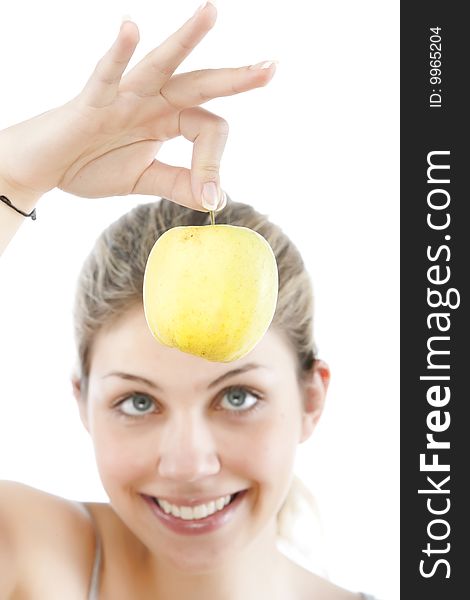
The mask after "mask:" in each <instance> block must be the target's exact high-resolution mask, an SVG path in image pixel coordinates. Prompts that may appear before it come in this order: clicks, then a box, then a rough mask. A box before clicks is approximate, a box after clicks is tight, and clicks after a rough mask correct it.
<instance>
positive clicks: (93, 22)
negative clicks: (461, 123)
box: [0, 0, 399, 600]
mask: <svg viewBox="0 0 470 600" xmlns="http://www.w3.org/2000/svg"><path fill="white" fill-rule="evenodd" d="M217 6H218V12H219V17H218V21H217V24H216V26H215V28H214V29H213V30H212V31H211V32H210V33H209V34H208V35H207V37H206V39H205V40H203V42H202V43H201V44H200V46H199V47H198V48H197V49H196V50H195V51H194V52H193V53H192V55H191V56H190V57H189V58H188V59H187V60H186V61H185V62H184V63H183V66H182V68H181V69H180V70H184V71H186V70H192V69H198V68H205V67H214V68H216V67H225V66H234V67H235V66H241V65H245V64H252V63H255V62H258V61H261V60H268V59H274V60H278V61H279V65H278V68H277V73H276V75H275V78H274V79H273V81H272V82H271V83H270V84H269V86H267V87H266V88H262V89H259V90H254V91H251V92H249V93H247V94H244V95H242V96H237V97H229V98H223V99H220V100H216V101H212V102H210V103H208V104H206V105H205V107H206V108H208V110H211V111H213V112H215V113H218V114H220V115H221V116H223V117H224V118H225V119H227V121H228V122H229V124H230V136H229V141H228V143H227V147H226V151H225V155H224V160H223V166H222V171H221V182H222V187H223V188H224V189H225V190H227V192H228V193H229V194H230V195H231V197H232V198H233V199H234V200H238V201H241V202H248V203H251V204H253V205H254V206H255V208H257V209H258V210H260V211H261V212H264V213H266V214H268V215H269V216H270V218H271V219H272V220H273V221H275V222H277V223H279V224H280V225H281V226H282V228H283V229H284V230H285V231H286V233H288V234H289V235H290V236H291V238H292V239H293V240H294V241H295V243H296V244H297V245H298V247H299V249H300V250H301V252H302V254H303V256H304V259H305V262H306V264H307V267H308V270H309V272H310V273H311V275H312V278H313V283H314V292H315V297H316V314H315V319H316V339H317V342H318V346H319V350H320V356H321V357H322V358H324V359H325V360H326V361H327V362H328V363H329V364H330V367H331V369H332V381H331V387H330V391H329V394H328V402H327V407H326V410H325V413H324V416H323V418H322V421H321V423H320V425H319V426H318V429H317V431H316V433H315V435H314V437H313V439H311V440H309V441H308V442H307V443H306V444H304V445H303V446H301V447H300V449H299V457H298V458H299V460H298V466H297V472H298V474H299V475H300V477H301V478H302V479H303V480H304V481H305V482H306V484H307V485H308V486H309V488H310V489H311V490H312V491H313V492H314V494H315V496H316V498H317V501H318V503H319V506H320V510H321V515H322V525H323V530H324V536H325V548H324V550H323V553H322V556H323V560H324V563H325V567H326V568H327V570H328V573H329V575H330V577H331V578H332V580H333V581H335V582H336V583H338V584H340V585H343V586H345V587H347V588H349V589H352V590H363V591H367V592H370V593H373V594H376V595H377V596H378V597H379V598H381V600H395V599H396V598H398V596H399V592H398V589H399V548H398V542H399V538H398V535H399V479H398V461H399V450H398V443H399V430H398V424H399V394H398V380H399V362H398V317H399V314H398V306H399V283H398V258H399V254H398V217H399V213H398V95H399V89H398V42H399V36H398V19H399V15H398V2H392V1H391V0H386V1H385V0H384V1H382V2H377V1H376V0H369V1H366V0H356V1H355V2H350V1H348V0H337V1H336V2H332V1H331V0H319V1H315V0H313V1H311V2H310V1H306V0H290V1H289V2H277V1H273V0H271V1H268V0H237V1H229V0H218V2H217ZM196 7H197V0H178V2H174V1H169V0H168V1H167V2H163V1H158V0H156V1H152V2H150V1H148V0H145V1H144V0H136V1H132V0H118V1H116V0H114V1H111V0H107V1H103V0H101V1H97V0H80V2H60V3H56V2H55V1H54V0H42V2H33V1H32V0H29V1H27V0H15V2H5V3H3V4H2V12H1V18H0V56H1V73H2V75H1V79H2V81H1V83H2V85H1V88H2V90H1V93H0V128H4V127H7V126H9V125H12V124H13V123H16V122H19V121H22V120H25V119H27V118H29V117H31V116H34V115H36V114H39V113H41V112H44V111H46V110H49V109H50V108H52V107H54V106H58V105H60V104H62V103H64V102H66V101H67V100H69V99H70V98H72V97H73V96H75V95H76V94H77V92H78V91H79V90H80V89H81V88H82V86H83V85H84V83H85V82H86V80H87V79H88V76H89V74H90V73H91V71H92V70H93V68H94V66H95V64H96V62H97V60H98V59H99V58H100V57H101V56H102V54H104V52H105V51H106V50H107V49H108V47H109V46H110V45H111V44H112V42H113V40H114V39H115V36H116V35H117V32H118V30H119V26H120V23H121V17H122V15H124V14H130V15H131V17H132V19H133V20H134V21H135V22H136V23H137V24H138V26H139V29H140V33H141V42H140V44H139V46H138V47H137V50H136V52H135V55H134V57H133V59H132V61H131V66H132V65H133V64H135V62H137V61H138V60H140V59H141V58H142V57H143V56H144V55H145V54H146V53H147V52H148V51H150V50H151V49H152V48H153V47H154V46H155V45H157V44H158V43H159V42H160V41H161V40H162V39H164V38H165V37H166V36H167V35H168V34H170V33H171V32H172V31H173V30H174V29H176V28H177V27H179V26H180V24H182V22H183V21H184V20H185V19H186V18H188V17H189V16H190V15H191V14H192V13H193V11H194V10H195V9H196ZM25 143H27V140H25ZM190 150H191V147H190V144H189V142H185V141H179V140H178V141H173V142H170V143H169V144H168V146H167V148H166V149H165V148H164V149H163V152H162V154H161V155H160V156H159V158H160V157H163V158H164V159H167V160H168V161H169V162H173V163H174V164H186V165H189V158H190ZM0 193H1V190H0ZM150 199H151V198H150V197H145V196H131V197H127V198H110V199H102V200H84V199H79V198H74V197H72V196H70V195H68V194H66V193H64V192H61V191H59V190H55V191H52V192H50V193H48V194H47V195H46V196H45V197H43V198H42V199H41V200H40V202H39V205H38V210H37V212H38V220H37V221H36V222H34V223H33V222H31V221H29V220H28V222H26V223H25V224H24V226H23V227H22V228H21V230H20V232H19V233H18V235H17V237H16V238H15V239H14V241H13V242H12V244H11V245H10V247H9V248H8V249H7V251H6V252H5V254H4V255H3V257H2V259H1V261H0V282H1V284H0V285H1V294H0V338H1V342H0V370H1V380H0V393H1V412H0V415H1V417H0V479H14V480H18V481H22V482H25V483H28V484H30V485H32V486H36V487H39V488H41V489H44V490H47V491H50V492H52V493H55V494H59V495H62V496H64V497H67V498H72V499H80V500H98V501H101V500H106V497H105V495H104V492H103V491H102V488H101V484H100V482H99V479H98V476H97V474H96V469H95V465H94V457H93V452H92V447H91V444H90V442H89V440H88V437H87V434H86V432H85V431H84V430H82V426H81V424H80V423H79V419H78V415H77V411H76V407H75V405H74V400H73V397H72V394H71V387H70V384H69V374H70V371H71V369H72V365H73V361H74V348H73V337H72V319H71V307H72V301H73V293H74V286H75V280H76V277H77V275H78V271H79V268H80V266H81V263H82V261H83V259H84V258H85V256H86V254H87V253H88V251H89V250H90V248H91V245H92V243H93V241H94V239H95V238H96V237H97V235H98V234H99V233H100V231H101V230H102V229H103V228H104V227H105V226H106V225H107V224H109V223H110V222H111V221H113V220H114V219H116V218H117V217H118V216H120V215H121V214H122V213H123V212H125V211H127V210H128V209H129V208H131V207H132V206H134V205H136V204H138V203H140V202H147V201H149V200H150Z"/></svg>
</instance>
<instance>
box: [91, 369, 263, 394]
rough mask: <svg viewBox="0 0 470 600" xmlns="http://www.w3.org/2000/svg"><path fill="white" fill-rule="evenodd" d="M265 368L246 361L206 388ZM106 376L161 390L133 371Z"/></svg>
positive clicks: (113, 372)
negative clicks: (247, 372)
mask: <svg viewBox="0 0 470 600" xmlns="http://www.w3.org/2000/svg"><path fill="white" fill-rule="evenodd" d="M266 368H267V367H265V366H263V365H259V364H257V363H248V364H246V365H243V366H242V367H239V368H238V369H232V370H231V371H227V372H226V373H224V374H223V375H221V376H220V377H217V379H214V381H212V382H211V383H209V385H208V386H207V388H208V389H211V388H214V387H215V386H217V385H219V384H220V383H222V382H223V381H225V380H226V379H229V378H230V377H235V376H236V375H240V374H242V373H246V371H252V370H253V369H266ZM107 377H119V378H121V379H126V380H127V381H136V382H137V383H144V384H145V385H148V386H150V387H153V388H154V389H156V390H162V388H161V387H160V386H159V385H158V384H157V383H155V382H154V381H151V380H150V379H147V378H146V377H141V376H140V375H134V374H133V373H126V372H124V371H112V372H111V373H107V374H106V375H103V377H102V379H106V378H107Z"/></svg>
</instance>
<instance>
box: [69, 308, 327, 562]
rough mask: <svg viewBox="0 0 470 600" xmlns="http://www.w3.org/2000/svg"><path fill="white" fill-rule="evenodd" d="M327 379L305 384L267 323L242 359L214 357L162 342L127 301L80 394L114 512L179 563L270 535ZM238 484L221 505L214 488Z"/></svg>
mask: <svg viewBox="0 0 470 600" xmlns="http://www.w3.org/2000/svg"><path fill="white" fill-rule="evenodd" d="M326 383H327V379H326V378H325V377H324V376H320V379H319V384H318V385H315V384H313V385H312V386H310V387H309V390H310V391H307V392H305V391H303V388H302V390H301V388H300V387H299V383H298V381H297V376H296V363H295V357H294V355H293V353H292V351H291V350H290V348H289V347H288V345H287V344H286V343H285V342H284V341H283V339H282V337H281V336H280V335H279V334H278V333H277V332H276V331H275V330H269V331H268V332H267V334H266V335H265V337H264V338H263V339H262V340H261V342H260V343H259V344H258V345H257V346H256V347H255V349H254V350H252V351H251V352H250V353H249V354H248V355H246V356H245V357H244V358H242V359H239V360H237V361H234V362H231V363H212V362H209V361H206V360H204V359H202V358H199V357H195V356H192V355H189V354H185V353H183V352H180V351H179V350H176V349H173V348H168V347H166V346H163V345H161V344H160V343H158V342H157V341H156V340H155V339H154V338H153V336H152V334H151V333H150V331H149V329H148V327H147V324H146V321H145V317H144V313H143V309H142V308H141V307H136V308H135V309H132V310H131V311H129V312H128V313H127V314H126V315H125V316H124V317H123V318H121V319H120V320H119V321H118V322H117V323H115V324H114V325H113V327H112V328H110V329H108V330H105V329H104V330H102V331H101V332H100V333H99V334H98V335H97V337H96V339H95V343H94V346H93V352H92V358H91V369H90V378H89V391H88V399H87V400H86V401H81V412H82V418H83V419H84V422H85V425H86V426H87V428H88V430H89V432H90V434H91V436H92V439H93V443H94V446H95V452H96V458H97V464H98V469H99V472H100V475H101V479H102V482H103V485H104V487H105V489H106V492H107V493H108V495H109V498H110V500H111V503H112V505H113V507H114V509H115V511H116V512H117V514H118V515H119V516H120V517H121V519H122V520H123V521H124V522H125V523H126V525H127V526H128V527H129V529H130V530H131V531H132V532H133V533H134V534H135V535H136V536H137V537H138V538H139V539H140V540H141V541H142V542H143V543H144V544H145V545H146V546H147V547H148V548H149V549H150V550H151V551H152V553H154V554H155V555H157V556H159V557H162V559H166V560H168V561H169V562H170V563H171V564H173V565H174V566H176V567H178V568H181V569H185V570H192V571H205V570H207V569H209V568H211V567H213V566H214V565H215V564H217V563H219V561H225V560H228V559H230V558H233V557H234V556H235V555H236V553H237V552H240V551H241V550H246V549H247V547H248V545H249V544H251V542H253V541H254V540H256V539H257V540H263V539H270V540H272V539H274V538H273V536H274V533H275V529H276V520H275V519H276V514H277V513H278V511H279V509H280V507H281V505H282V503H283V501H284V499H285V497H286V495H287V492H288V489H289V485H290V482H291V479H292V475H293V462H294V455H295V451H296V447H297V444H298V443H299V442H300V441H302V440H303V439H305V438H306V437H308V435H309V434H310V432H311V430H312V429H313V424H314V422H315V421H316V420H317V418H318V416H319V413H320V411H321V404H322V400H323V397H322V390H320V389H319V387H322V386H323V387H324V388H325V387H326V385H325V384H326ZM312 390H314V391H312ZM309 394H310V395H309ZM323 394H324V389H323ZM304 401H306V404H304ZM309 401H310V405H309V404H308V403H309ZM312 402H313V404H315V406H313V404H312ZM306 406H310V408H308V410H305V407H306ZM239 492H243V493H240V494H238V496H236V497H235V499H234V500H233V502H230V503H229V504H228V505H226V506H225V507H224V508H223V509H221V510H218V508H220V506H221V501H220V500H219V502H218V503H217V499H221V498H224V497H227V496H229V497H230V498H232V495H233V494H236V493H239ZM157 499H158V500H160V505H158V504H157V502H156V500H157ZM226 500H228V498H226ZM162 501H163V502H162ZM195 506H199V508H197V509H195V508H194V507H195ZM183 507H186V508H183ZM212 511H215V512H214V513H213V514H210V513H211V512H212ZM205 515H207V516H205ZM182 517H188V518H182Z"/></svg>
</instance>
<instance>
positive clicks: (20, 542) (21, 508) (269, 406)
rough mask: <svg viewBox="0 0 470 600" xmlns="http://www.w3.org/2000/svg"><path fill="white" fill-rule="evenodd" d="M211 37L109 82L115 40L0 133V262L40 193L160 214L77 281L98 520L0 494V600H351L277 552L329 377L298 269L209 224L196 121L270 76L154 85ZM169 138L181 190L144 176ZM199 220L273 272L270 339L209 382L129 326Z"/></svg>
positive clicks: (122, 223) (124, 56)
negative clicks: (71, 91)
mask: <svg viewBox="0 0 470 600" xmlns="http://www.w3.org/2000/svg"><path fill="white" fill-rule="evenodd" d="M214 21H215V9H214V7H213V6H212V5H211V4H205V5H204V6H202V7H201V8H200V9H199V10H198V11H197V12H196V14H195V15H194V16H193V17H192V18H191V19H190V20H188V21H187V22H186V23H185V24H184V25H183V26H182V27H181V29H179V30H178V31H177V32H175V33H174V34H173V35H172V36H171V37H170V38H168V39H167V40H166V41H165V42H164V43H163V44H162V45H161V46H159V47H158V48H156V49H155V50H154V51H152V52H151V53H150V54H149V55H148V56H147V57H145V58H144V59H143V60H142V61H141V62H140V63H139V64H137V65H136V66H135V67H134V68H133V69H132V70H130V71H129V73H127V74H126V76H123V72H124V70H125V68H126V66H127V64H128V62H129V60H130V58H131V56H132V54H133V51H134V50H135V47H136V45H137V43H138V31H137V28H136V26H135V25H134V24H133V23H131V22H126V23H125V24H123V26H122V28H121V31H120V33H119V36H118V38H117V40H116V42H115V43H114V45H113V46H112V48H111V49H110V50H109V52H108V53H107V54H106V55H105V56H104V57H103V58H102V59H101V60H100V61H99V63H98V65H97V67H96V69H95V72H94V73H93V75H92V76H91V78H90V80H89V81H88V83H87V84H86V86H85V88H84V89H83V91H82V92H81V93H80V94H79V95H78V96H77V97H76V98H74V99H73V100H72V101H70V102H69V103H67V104H65V105H64V106H62V107H59V108H57V109H53V110H51V111H49V112H47V113H44V114H42V115H39V116H37V117H35V118H33V119H30V120H29V121H26V122H24V123H20V124H18V125H15V126H13V127H10V128H9V129H7V130H4V131H2V132H0V165H1V167H0V184H1V188H0V194H1V195H2V202H1V203H0V214H1V220H0V226H1V229H0V234H1V235H0V239H1V247H2V248H4V247H5V246H6V245H7V243H8V242H9V240H10V239H11V237H12V236H13V235H14V233H15V231H16V230H17V229H18V227H19V226H20V225H21V223H22V221H23V220H24V218H25V216H34V212H33V211H34V206H35V204H36V202H37V200H38V199H39V197H40V196H41V195H43V194H44V193H46V192H47V191H48V190H51V189H53V188H54V187H59V188H61V189H63V190H65V191H68V192H71V193H73V194H75V195H78V196H84V197H102V196H111V195H126V194H130V193H133V194H152V195H159V196H167V197H168V198H171V200H172V201H173V202H170V201H167V200H162V201H161V202H160V203H155V204H148V205H142V206H139V207H137V208H135V209H134V210H132V211H131V212H130V213H129V214H128V215H125V216H124V217H122V218H121V219H120V220H119V221H118V222H117V223H115V224H113V225H112V226H111V227H110V228H108V230H106V231H105V232H104V233H103V235H102V236H101V238H100V239H99V240H98V242H97V244H96V246H95V249H94V250H93V252H92V254H91V255H90V257H89V259H88V260H87V262H86V263H85V265H84V268H83V271H82V274H81V277H80V281H79V287H78V291H77V301H76V311H75V320H76V335H77V346H78V355H79V366H78V370H77V373H76V374H75V376H74V378H73V388H74V393H75V396H76V398H77V402H78V405H79V409H80V414H81V418H82V421H83V423H84V425H85V427H86V428H87V429H88V431H89V432H90V435H91V437H92V439H93V443H94V446H95V452H96V457H97V464H98V469H99V471H100V475H101V478H102V481H103V484H104V487H105V489H106V491H107V493H108V495H109V497H110V501H111V503H110V505H100V504H78V503H73V502H69V501H67V500H64V499H61V498H56V497H52V496H49V495H47V494H45V493H43V492H39V491H37V490H33V489H30V488H27V487H24V486H20V485H16V484H12V483H4V484H2V485H1V488H0V491H1V497H0V597H2V598H12V599H17V598H28V599H29V598H31V599H36V598H38V599H45V598H47V599H48V600H49V599H51V600H53V599H54V598H60V599H63V598H67V599H70V600H73V599H74V598H77V600H78V599H84V598H90V599H91V598H98V597H99V598H104V599H112V600H119V599H121V598H122V599H123V600H124V599H135V598H137V599H139V600H140V599H142V600H145V599H147V598H152V599H155V598H160V599H165V600H166V599H179V598H186V599H189V600H194V599H199V598H201V599H202V598H204V599H209V600H210V599H214V600H216V599H217V600H238V599H241V598H243V599H247V600H250V599H252V598H253V599H254V598H257V599H259V598H268V597H269V598H273V599H279V600H287V599H289V600H290V599H298V600H304V599H305V600H307V599H311V598H321V599H325V600H329V599H331V600H342V599H344V600H346V599H348V598H350V599H351V600H352V599H354V598H356V599H359V598H364V596H363V595H360V594H354V593H351V592H348V591H346V590H344V589H341V588H339V587H337V586H335V585H333V584H331V583H329V582H327V581H326V580H324V579H322V578H320V577H317V576H316V575H314V574H312V573H310V572H308V571H306V570H304V569H302V568H301V567H299V566H297V565H296V564H294V563H293V562H291V561H290V560H288V559H287V558H286V557H285V556H284V555H282V554H281V553H280V552H278V550H277V548H276V536H277V533H278V531H277V529H278V524H277V521H278V520H280V519H281V518H282V507H283V504H284V503H285V501H286V498H287V496H288V493H289V488H290V486H291V483H292V473H293V459H294V455H295V450H296V447H297V444H298V443H300V442H302V441H304V440H305V439H307V438H308V437H309V436H310V435H311V433H312V431H313V429H314V427H315V424H316V423H317V421H318V419H319V417H320V414H321V411H322V407H323V402H324V398H325V394H326V390H327V387H328V380H329V371H328V367H327V365H326V364H325V363H323V362H322V361H320V360H318V359H316V358H314V347H313V341H312V339H311V334H310V331H311V305H310V303H311V296H310V289H309V283H308V278H307V275H306V273H305V271H304V268H303V264H302V261H301V258H300V256H299V255H298V253H297V251H296V250H295V248H294V247H293V245H292V244H291V243H290V242H289V240H288V239H287V238H286V237H285V236H284V235H283V234H282V232H280V230H279V229H278V228H276V227H274V226H273V225H271V224H269V223H268V222H267V221H266V220H265V219H264V218H263V217H262V216H261V215H259V214H258V213H256V212H255V211H254V210H253V209H251V208H250V207H248V206H246V205H241V204H236V203H230V204H229V205H227V198H226V197H225V195H224V194H223V193H222V192H221V190H220V183H219V178H218V166H219V162H220V157H221V154H222V151H223V147H224V143H225V139H226V136H227V126H226V124H225V122H224V121H223V120H222V119H220V118H219V117H216V116H215V115H212V114H211V113H209V112H207V111H205V110H203V109H201V108H200V107H199V106H198V105H199V104H200V103H202V102H204V101H207V100H209V99H210V98H214V97H217V96H223V95H229V94H233V93H236V92H242V91H246V90H249V89H252V88H255V87H259V86H262V85H265V84H266V83H268V81H269V80H270V78H271V77H272V76H273V73H274V66H273V64H272V63H269V62H268V63H261V64H260V65H256V66H255V67H242V68H240V69H221V70H217V71H202V72H193V73H183V74H179V75H177V76H173V73H174V71H175V69H176V68H177V66H178V65H179V64H180V63H181V61H182V60H183V59H184V58H185V56H187V55H188V54H189V52H190V51H191V50H192V48H193V47H194V46H195V45H196V44H197V43H198V42H199V41H200V40H201V39H202V38H203V36H204V35H205V34H206V33H207V31H208V30H209V29H210V27H211V26H212V25H213V23H214ZM180 134H182V135H184V136H185V137H186V138H187V139H189V140H191V141H193V142H194V151H193V162H192V168H191V171H189V170H186V169H183V168H177V167H171V166H168V165H164V164H162V163H160V162H159V161H157V160H155V159H154V157H155V155H156V153H157V151H158V149H159V147H160V146H161V144H162V143H163V141H165V140H166V139H170V138H172V137H175V136H177V135H180ZM25 140H27V141H28V143H27V144H26V143H25ZM178 205H181V206H182V207H186V208H181V206H178ZM191 209H193V210H191ZM208 210H210V211H219V214H220V220H221V221H223V222H231V223H234V224H237V223H238V224H243V225H245V226H249V227H251V228H253V229H257V230H258V231H260V233H262V234H263V235H265V237H267V238H268V240H269V241H270V243H271V245H272V247H273V249H274V251H275V253H276V256H277V260H278V265H279V270H280V279H281V284H280V285H281V289H280V295H279V302H278V307H277V310H276V315H275V318H274V321H273V324H272V326H271V328H270V330H269V331H268V333H267V334H266V335H265V337H264V338H263V339H262V340H261V342H260V343H259V344H258V345H257V346H256V348H255V349H254V350H253V351H252V352H250V353H249V354H248V355H247V356H246V357H244V358H242V359H240V360H238V361H235V362H233V363H228V364H222V363H210V362H208V361H204V360H203V359H200V358H198V357H194V356H190V355H186V354H183V353H181V352H179V351H178V350H175V349H170V348H167V347H164V346H161V345H160V344H158V343H157V342H156V341H155V340H154V338H153V337H152V336H151V334H150V332H149V330H148V327H147V325H146V322H145V318H144V314H143V308H142V299H141V294H142V277H143V268H144V266H145V259H146V257H147V256H148V253H149V250H150V248H151V245H152V244H153V242H154V241H155V239H156V238H157V237H158V236H159V235H161V234H162V233H163V231H165V230H166V229H167V228H169V227H172V226H175V225H179V224H204V223H207V222H208V217H207V211H208Z"/></svg>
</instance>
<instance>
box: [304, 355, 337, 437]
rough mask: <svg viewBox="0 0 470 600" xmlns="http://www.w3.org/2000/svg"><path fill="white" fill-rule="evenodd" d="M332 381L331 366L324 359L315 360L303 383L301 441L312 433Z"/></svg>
mask: <svg viewBox="0 0 470 600" xmlns="http://www.w3.org/2000/svg"><path fill="white" fill-rule="evenodd" d="M329 383H330V368H329V367H328V365H327V364H326V362H325V361H323V360H315V363H314V366H313V368H312V369H311V371H310V372H309V373H308V374H306V375H304V379H303V383H302V393H303V412H302V429H301V436H300V440H299V442H300V443H302V442H305V440H308V438H309V437H310V436H311V435H312V433H313V430H314V429H315V427H316V425H317V423H318V421H319V419H320V417H321V415H322V412H323V408H324V406H325V398H326V392H327V390H328V385H329Z"/></svg>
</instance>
